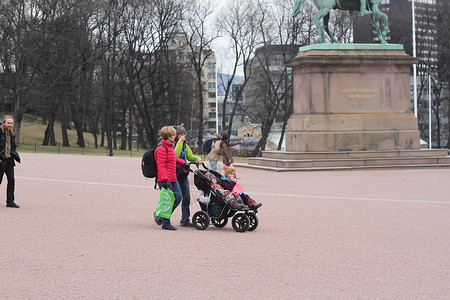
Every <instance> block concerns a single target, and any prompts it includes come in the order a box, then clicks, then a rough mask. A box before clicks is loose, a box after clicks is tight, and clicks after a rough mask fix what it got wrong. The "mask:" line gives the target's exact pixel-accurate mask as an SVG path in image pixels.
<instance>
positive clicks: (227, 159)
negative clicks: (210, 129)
mask: <svg viewBox="0 0 450 300" xmlns="http://www.w3.org/2000/svg"><path fill="white" fill-rule="evenodd" d="M243 142H244V140H240V141H239V142H235V143H230V138H229V137H228V133H226V132H224V133H222V141H221V143H220V148H222V154H223V164H224V165H225V166H228V167H229V166H231V164H232V163H233V162H234V160H233V154H232V152H231V147H232V146H235V145H239V144H242V143H243Z"/></svg>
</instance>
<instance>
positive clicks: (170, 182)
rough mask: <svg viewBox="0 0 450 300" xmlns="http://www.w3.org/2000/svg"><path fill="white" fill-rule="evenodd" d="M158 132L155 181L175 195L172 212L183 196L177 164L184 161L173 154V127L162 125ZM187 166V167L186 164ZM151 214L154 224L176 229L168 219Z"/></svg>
mask: <svg viewBox="0 0 450 300" xmlns="http://www.w3.org/2000/svg"><path fill="white" fill-rule="evenodd" d="M159 133H160V134H161V138H162V140H161V143H160V144H159V145H158V147H157V148H156V150H155V160H156V167H157V169H158V176H157V178H156V181H157V182H158V185H159V188H162V187H164V188H166V189H170V190H171V191H172V192H173V194H174V195H175V202H174V203H173V209H172V213H173V211H174V210H175V208H176V207H177V206H178V204H180V202H181V199H182V198H183V196H182V194H181V189H180V185H179V184H178V181H177V171H176V170H177V164H179V165H185V161H184V160H182V159H181V158H178V157H176V156H175V151H174V149H173V144H174V142H175V137H176V133H177V132H176V130H175V128H174V127H173V126H164V127H163V128H161V130H160V132H159ZM185 167H186V166H185ZM187 167H188V168H189V166H188V165H187ZM153 216H154V218H155V222H156V224H158V225H161V224H162V229H165V230H177V228H176V227H174V226H172V225H171V224H170V219H165V218H159V217H156V216H155V214H154V213H153Z"/></svg>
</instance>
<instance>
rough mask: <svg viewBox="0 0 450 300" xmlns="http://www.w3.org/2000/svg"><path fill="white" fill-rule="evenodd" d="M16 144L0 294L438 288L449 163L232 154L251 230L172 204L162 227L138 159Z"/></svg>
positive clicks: (446, 289)
mask: <svg viewBox="0 0 450 300" xmlns="http://www.w3.org/2000/svg"><path fill="white" fill-rule="evenodd" d="M21 156H22V163H21V164H18V165H17V167H16V169H15V171H16V202H17V204H19V205H20V206H21V207H20V209H13V208H6V207H5V194H6V192H5V190H6V178H4V181H3V184H2V185H1V186H0V201H1V202H0V204H1V205H0V226H1V233H0V270H1V271H0V299H156V298H166V299H449V298H450V185H449V183H448V181H449V178H450V169H415V170H379V171H334V172H333V171H329V172H279V173H277V172H272V171H265V170H256V169H249V168H239V167H238V177H240V182H241V184H242V186H243V187H244V189H245V190H246V191H247V192H248V193H249V194H250V195H252V196H254V198H255V199H256V200H257V201H258V202H262V203H263V206H262V207H261V209H260V210H259V213H258V218H259V226H258V228H257V229H256V230H255V231H253V232H245V233H237V232H235V231H234V230H233V229H232V227H231V224H230V222H229V224H228V225H227V226H226V227H225V228H215V227H214V226H210V227H208V228H207V229H206V230H204V231H199V230H196V229H193V228H180V227H179V226H178V225H179V220H180V209H179V208H178V209H177V210H176V211H175V213H174V216H173V218H172V224H173V225H175V226H176V227H178V230H177V231H174V232H169V231H163V230H161V228H160V227H159V226H157V225H156V224H155V223H154V222H153V218H152V211H153V210H154V209H155V208H156V204H157V199H158V195H159V193H158V191H156V190H154V189H153V184H154V181H153V180H146V179H144V178H143V177H142V175H141V171H140V158H119V157H94V156H72V155H52V154H34V153H21ZM190 176H191V183H193V179H192V176H193V175H190ZM197 195H198V191H196V190H195V187H194V186H192V197H193V198H195V197H196V196H197ZM193 202H194V204H193V205H192V206H191V214H193V213H194V212H195V211H197V210H198V209H199V206H198V204H197V203H195V201H193Z"/></svg>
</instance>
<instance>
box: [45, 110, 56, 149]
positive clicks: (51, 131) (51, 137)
mask: <svg viewBox="0 0 450 300" xmlns="http://www.w3.org/2000/svg"><path fill="white" fill-rule="evenodd" d="M49 144H50V146H56V139H55V113H53V112H51V113H50V116H49V120H48V124H47V128H46V129H45V133H44V141H43V142H42V146H48V145H49Z"/></svg>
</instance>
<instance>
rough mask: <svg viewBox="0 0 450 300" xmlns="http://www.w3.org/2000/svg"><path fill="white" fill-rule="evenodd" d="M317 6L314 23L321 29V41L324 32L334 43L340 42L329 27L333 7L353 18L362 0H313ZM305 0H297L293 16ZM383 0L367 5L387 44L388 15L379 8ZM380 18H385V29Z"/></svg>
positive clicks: (379, 33)
mask: <svg viewBox="0 0 450 300" xmlns="http://www.w3.org/2000/svg"><path fill="white" fill-rule="evenodd" d="M311 1H312V2H313V3H314V5H315V6H316V7H317V9H318V10H319V12H318V13H317V14H316V15H315V16H314V23H315V24H316V26H317V29H318V30H319V35H320V37H319V43H323V42H324V33H323V29H325V31H326V33H327V34H328V36H329V37H330V39H331V42H333V43H339V42H338V41H337V40H336V38H335V37H334V36H333V34H332V33H331V32H330V30H329V28H328V21H329V20H330V12H331V10H332V9H340V10H345V11H348V12H349V15H350V17H351V18H353V17H357V16H358V14H357V12H358V11H359V10H360V4H361V2H360V0H311ZM304 2H305V0H296V1H295V4H294V12H293V13H292V17H295V16H297V15H298V13H299V12H300V10H301V7H302V5H303V3H304ZM380 3H381V0H367V6H368V8H369V10H370V11H371V13H372V20H373V24H374V26H375V29H376V31H377V35H378V38H379V39H380V42H381V43H382V44H387V42H386V40H385V38H386V35H387V33H388V29H389V27H388V17H387V15H386V14H385V13H383V12H382V11H381V10H380V9H379V7H378V6H379V5H380ZM321 19H323V27H322V25H321V24H320V20H321ZM380 19H383V21H384V22H383V31H381V29H380Z"/></svg>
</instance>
